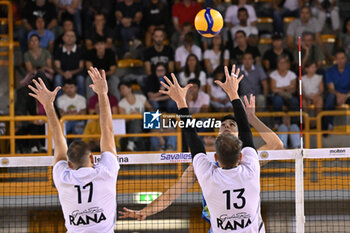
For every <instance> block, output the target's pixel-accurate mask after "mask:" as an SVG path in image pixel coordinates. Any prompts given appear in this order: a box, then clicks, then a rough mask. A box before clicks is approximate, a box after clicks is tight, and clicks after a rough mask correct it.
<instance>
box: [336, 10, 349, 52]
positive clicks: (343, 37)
mask: <svg viewBox="0 0 350 233" xmlns="http://www.w3.org/2000/svg"><path fill="white" fill-rule="evenodd" d="M337 41H338V48H343V49H345V52H346V57H347V58H348V59H349V58H350V17H348V18H346V19H345V21H344V26H343V31H342V33H340V35H339V38H338V40H337Z"/></svg>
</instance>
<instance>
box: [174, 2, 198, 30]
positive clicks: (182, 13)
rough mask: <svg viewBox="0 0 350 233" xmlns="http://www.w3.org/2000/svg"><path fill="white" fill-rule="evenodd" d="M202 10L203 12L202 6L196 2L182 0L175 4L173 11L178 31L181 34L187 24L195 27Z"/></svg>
mask: <svg viewBox="0 0 350 233" xmlns="http://www.w3.org/2000/svg"><path fill="white" fill-rule="evenodd" d="M200 10H202V6H201V5H200V4H199V3H198V2H196V1H192V0H182V1H180V2H177V3H175V4H174V5H173V9H172V19H173V24H174V28H175V29H176V31H177V32H178V33H181V28H182V25H183V24H184V23H185V22H187V23H191V24H192V25H193V22H194V18H195V17H196V15H197V13H198V11H200Z"/></svg>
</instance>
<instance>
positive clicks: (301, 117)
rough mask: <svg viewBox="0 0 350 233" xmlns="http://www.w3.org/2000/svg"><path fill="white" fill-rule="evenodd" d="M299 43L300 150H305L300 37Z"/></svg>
mask: <svg viewBox="0 0 350 233" xmlns="http://www.w3.org/2000/svg"><path fill="white" fill-rule="evenodd" d="M298 41H299V102H300V105H299V106H300V108H299V110H300V149H304V145H303V91H302V90H303V89H302V85H301V41H300V36H299V37H298Z"/></svg>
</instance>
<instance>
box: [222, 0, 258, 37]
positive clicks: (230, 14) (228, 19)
mask: <svg viewBox="0 0 350 233" xmlns="http://www.w3.org/2000/svg"><path fill="white" fill-rule="evenodd" d="M241 7H244V8H245V9H246V10H247V12H248V16H249V18H248V25H249V26H255V25H256V24H257V23H258V18H257V17H256V13H255V10H254V7H253V6H252V5H249V4H247V0H238V4H237V5H231V6H230V7H228V8H227V10H226V14H225V23H226V25H227V27H228V28H232V27H233V26H236V25H238V24H239V19H238V9H240V8H241ZM233 35H234V34H233Z"/></svg>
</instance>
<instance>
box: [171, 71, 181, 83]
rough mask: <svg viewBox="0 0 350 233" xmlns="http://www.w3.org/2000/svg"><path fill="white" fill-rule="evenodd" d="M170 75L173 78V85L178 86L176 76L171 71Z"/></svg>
mask: <svg viewBox="0 0 350 233" xmlns="http://www.w3.org/2000/svg"><path fill="white" fill-rule="evenodd" d="M171 77H172V78H173V82H174V85H177V86H179V83H178V82H177V78H176V76H175V74H174V73H171Z"/></svg>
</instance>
